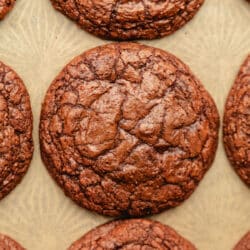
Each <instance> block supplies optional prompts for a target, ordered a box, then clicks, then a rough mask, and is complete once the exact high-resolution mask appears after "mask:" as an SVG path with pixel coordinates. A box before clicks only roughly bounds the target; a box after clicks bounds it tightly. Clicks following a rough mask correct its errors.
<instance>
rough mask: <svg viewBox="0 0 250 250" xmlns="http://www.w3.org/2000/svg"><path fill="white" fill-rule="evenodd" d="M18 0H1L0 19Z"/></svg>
mask: <svg viewBox="0 0 250 250" xmlns="http://www.w3.org/2000/svg"><path fill="white" fill-rule="evenodd" d="M15 2H16V0H0V20H1V19H3V18H4V17H5V15H6V14H7V13H8V12H9V11H10V10H11V9H12V8H13V6H14V3H15Z"/></svg>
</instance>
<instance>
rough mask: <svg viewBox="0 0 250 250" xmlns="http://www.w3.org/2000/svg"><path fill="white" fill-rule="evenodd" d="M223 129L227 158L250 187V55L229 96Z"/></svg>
mask: <svg viewBox="0 0 250 250" xmlns="http://www.w3.org/2000/svg"><path fill="white" fill-rule="evenodd" d="M223 129H224V131H223V132H224V145H225V149H226V153H227V156H228V158H229V160H230V161H231V163H232V164H233V166H234V168H235V170H236V172H237V173H238V175H239V176H240V177H241V179H242V180H243V181H244V182H245V183H246V184H247V185H248V186H250V55H249V56H248V57H247V59H246V61H245V62H244V63H243V65H242V66H241V69H240V71H239V74H238V76H237V78H236V80H235V83H234V85H233V86H232V88H231V90H230V93H229V95H228V98H227V102H226V106H225V114H224V126H223Z"/></svg>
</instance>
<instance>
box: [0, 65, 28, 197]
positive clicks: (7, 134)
mask: <svg viewBox="0 0 250 250" xmlns="http://www.w3.org/2000/svg"><path fill="white" fill-rule="evenodd" d="M32 153H33V143H32V113H31V107H30V98H29V95H28V92H27V90H26V88H25V86H24V84H23V81H22V80H21V79H20V77H19V76H18V75H17V74H16V73H15V72H14V71H13V70H12V69H11V68H9V67H8V66H6V65H4V64H3V63H1V62H0V200H1V199H2V198H3V197H5V196H6V195H7V194H8V193H9V192H10V191H12V190H13V189H14V188H15V187H16V185H17V184H18V183H19V182H20V181H21V179H22V177H23V176H24V174H25V173H26V171H27V170H28V167H29V164H30V161H31V158H32Z"/></svg>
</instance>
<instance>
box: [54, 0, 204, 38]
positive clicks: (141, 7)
mask: <svg viewBox="0 0 250 250" xmlns="http://www.w3.org/2000/svg"><path fill="white" fill-rule="evenodd" d="M51 2H52V4H53V6H54V7H55V9H57V10H59V11H60V12H62V13H63V14H64V15H66V16H68V17H69V18H71V19H72V20H73V21H75V22H76V23H77V24H78V25H79V26H80V27H82V28H84V29H85V30H87V31H88V32H90V33H92V34H94V35H96V36H100V37H103V38H106V39H115V40H132V39H154V38H160V37H163V36H166V35H169V34H171V33H173V32H174V31H176V30H178V29H179V28H180V27H182V26H183V25H184V24H186V23H187V22H188V21H189V20H190V19H192V17H193V16H194V15H195V14H196V12H197V11H198V10H199V8H200V6H201V5H202V4H203V2H204V0H188V1H187V0H178V1H177V0H173V1H168V0H163V1H155V0H131V1H124V0H123V1H114V0H95V1H82V0H75V1H72V0H66V1H65V0H51Z"/></svg>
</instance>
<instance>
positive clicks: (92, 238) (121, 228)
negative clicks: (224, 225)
mask: <svg viewBox="0 0 250 250" xmlns="http://www.w3.org/2000/svg"><path fill="white" fill-rule="evenodd" d="M89 249H99V250H102V249H103V250H114V249H124V250H125V249H126V250H129V249H130V250H142V249H152V250H153V249H157V250H169V249H176V250H195V249H196V248H195V246H194V245H193V244H191V243H190V242H189V241H188V240H186V239H184V238H183V237H182V236H180V235H179V234H178V233H177V232H176V231H175V230H173V229H172V228H170V227H168V226H165V225H163V224H161V223H159V222H156V221H150V220H145V219H131V220H119V221H113V222H110V223H107V224H104V225H102V226H99V227H97V228H95V229H93V230H91V231H90V232H88V233H87V234H85V235H84V236H83V237H82V238H81V239H79V240H78V241H76V242H75V243H73V245H71V247H70V248H69V249H68V250H89Z"/></svg>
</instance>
